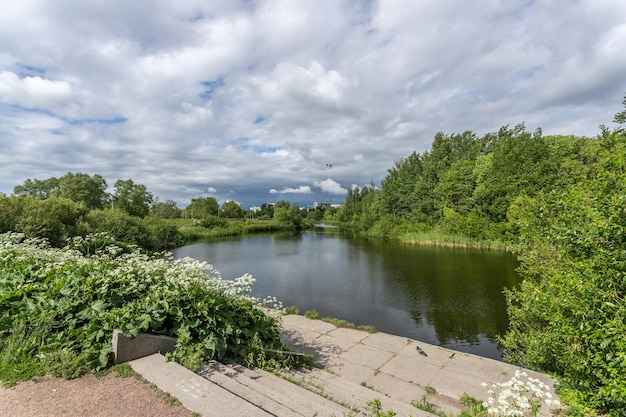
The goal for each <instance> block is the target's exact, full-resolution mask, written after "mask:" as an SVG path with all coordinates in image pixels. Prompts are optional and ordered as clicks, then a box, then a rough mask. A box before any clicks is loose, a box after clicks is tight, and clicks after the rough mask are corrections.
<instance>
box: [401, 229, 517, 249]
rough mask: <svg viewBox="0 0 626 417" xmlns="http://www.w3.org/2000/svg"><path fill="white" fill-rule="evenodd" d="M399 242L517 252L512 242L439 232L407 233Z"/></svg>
mask: <svg viewBox="0 0 626 417" xmlns="http://www.w3.org/2000/svg"><path fill="white" fill-rule="evenodd" d="M399 240H400V241H401V242H406V243H411V244H415V245H428V246H443V247H450V248H472V249H487V250H505V251H515V245H514V244H513V243H511V242H502V241H498V240H476V239H471V238H469V237H467V236H461V235H451V234H443V233H437V232H418V233H405V234H403V235H401V236H400V237H399Z"/></svg>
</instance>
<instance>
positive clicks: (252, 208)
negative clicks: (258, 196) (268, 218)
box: [250, 206, 261, 213]
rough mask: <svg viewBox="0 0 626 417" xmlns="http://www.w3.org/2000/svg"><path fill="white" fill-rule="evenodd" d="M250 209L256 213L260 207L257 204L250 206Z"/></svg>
mask: <svg viewBox="0 0 626 417" xmlns="http://www.w3.org/2000/svg"><path fill="white" fill-rule="evenodd" d="M250 211H251V212H252V213H256V212H258V211H261V207H259V206H252V207H250Z"/></svg>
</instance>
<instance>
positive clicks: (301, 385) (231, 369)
mask: <svg viewBox="0 0 626 417" xmlns="http://www.w3.org/2000/svg"><path fill="white" fill-rule="evenodd" d="M199 375H201V376H203V377H204V378H206V379H207V380H208V381H210V382H212V383H214V384H215V385H217V386H219V387H220V388H222V389H224V390H226V391H228V392H229V393H232V394H234V395H236V396H237V397H239V398H241V399H242V400H244V401H246V402H249V403H251V404H254V405H255V406H256V407H258V408H259V409H260V410H262V411H263V412H265V413H267V415H272V416H281V417H282V416H285V417H301V416H306V417H314V416H337V417H339V416H355V417H357V416H371V415H372V409H371V406H370V405H368V403H369V402H371V401H373V400H375V399H378V400H379V401H380V402H381V405H382V410H383V411H385V412H386V411H388V410H393V412H395V413H396V415H397V416H413V417H433V414H431V413H428V412H425V411H422V410H420V409H418V408H416V407H414V406H412V405H410V404H406V403H403V402H402V401H399V400H396V399H392V398H389V397H388V396H386V395H385V394H384V393H381V392H378V391H375V390H373V389H371V388H368V387H365V386H362V385H360V384H355V383H353V382H350V381H348V380H345V379H343V378H341V377H339V376H336V375H333V374H332V373H329V372H327V371H324V370H321V369H318V368H313V369H312V370H300V371H285V372H283V373H281V374H278V375H275V374H272V373H269V372H266V371H263V370H260V369H254V370H252V369H248V368H245V367H243V366H240V365H230V366H229V365H223V364H221V363H217V362H212V363H210V364H209V365H207V366H205V367H204V368H203V369H202V370H200V372H199Z"/></svg>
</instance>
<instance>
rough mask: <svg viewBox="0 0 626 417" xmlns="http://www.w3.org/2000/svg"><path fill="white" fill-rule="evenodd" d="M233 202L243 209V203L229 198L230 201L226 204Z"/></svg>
mask: <svg viewBox="0 0 626 417" xmlns="http://www.w3.org/2000/svg"><path fill="white" fill-rule="evenodd" d="M231 201H232V202H233V203H235V204H237V205H238V206H239V207H241V203H240V202H239V201H235V200H233V199H232V198H229V199H228V200H226V201H225V203H229V202H231Z"/></svg>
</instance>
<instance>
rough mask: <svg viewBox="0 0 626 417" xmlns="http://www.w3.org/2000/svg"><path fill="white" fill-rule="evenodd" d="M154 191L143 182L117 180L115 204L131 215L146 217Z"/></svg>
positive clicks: (114, 195)
mask: <svg viewBox="0 0 626 417" xmlns="http://www.w3.org/2000/svg"><path fill="white" fill-rule="evenodd" d="M152 201H153V197H152V193H150V192H148V190H147V189H146V186H145V185H143V184H135V183H134V182H133V180H131V179H128V180H117V181H115V187H114V194H113V206H114V207H116V208H119V209H121V210H124V211H125V212H126V213H128V214H130V215H131V216H137V217H145V216H146V215H148V213H149V212H150V205H151V204H152Z"/></svg>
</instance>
